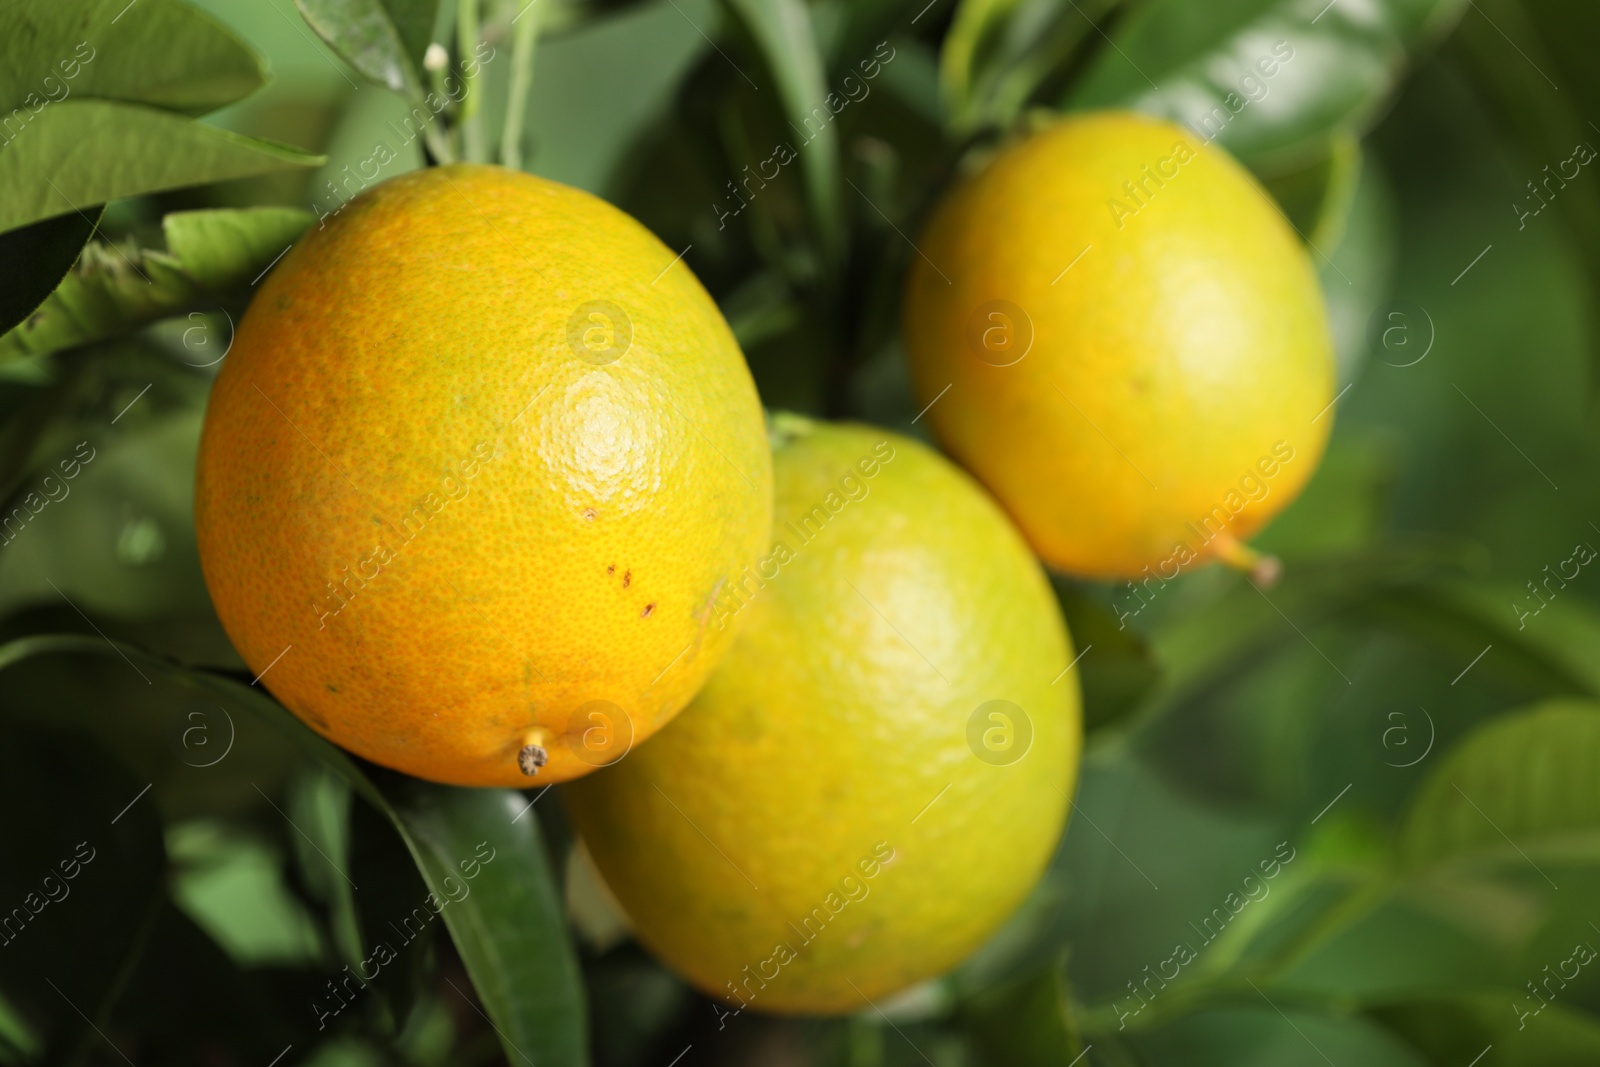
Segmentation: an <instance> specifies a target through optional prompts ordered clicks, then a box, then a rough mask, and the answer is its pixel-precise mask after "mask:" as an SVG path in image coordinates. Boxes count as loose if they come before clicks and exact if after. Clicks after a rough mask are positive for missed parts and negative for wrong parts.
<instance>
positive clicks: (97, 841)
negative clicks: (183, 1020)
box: [0, 717, 166, 1063]
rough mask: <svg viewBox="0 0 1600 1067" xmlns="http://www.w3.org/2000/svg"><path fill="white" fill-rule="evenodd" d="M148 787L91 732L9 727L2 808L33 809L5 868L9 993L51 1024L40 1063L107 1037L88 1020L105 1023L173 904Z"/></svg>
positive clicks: (5, 983) (17, 825) (2, 936)
mask: <svg viewBox="0 0 1600 1067" xmlns="http://www.w3.org/2000/svg"><path fill="white" fill-rule="evenodd" d="M147 784H148V783H147V782H146V781H143V780H140V779H139V778H136V777H135V776H134V775H133V774H132V773H131V772H130V771H129V769H128V767H127V766H126V765H125V764H124V763H123V762H122V761H121V760H120V759H118V758H117V756H116V754H115V753H114V752H112V751H109V750H108V749H107V748H106V747H104V746H103V745H102V744H100V743H99V742H98V741H97V740H96V739H93V738H90V737H88V736H85V735H83V734H80V733H76V732H73V733H66V732H63V731H61V730H60V728H59V726H52V727H51V728H49V729H41V728H39V727H37V726H34V725H32V724H21V723H18V722H16V721H14V720H13V719H11V718H10V717H8V721H7V722H6V723H5V724H4V727H3V729H0V804H3V805H4V806H5V807H6V809H7V810H11V811H28V812H29V817H28V818H26V819H15V820H10V821H9V823H8V825H7V828H6V836H5V854H6V861H5V863H4V864H3V865H0V893H3V894H4V897H3V898H0V899H4V900H5V901H6V902H7V903H6V905H5V906H6V912H5V918H6V925H5V927H4V929H3V931H0V941H3V944H0V953H4V966H3V967H0V991H3V993H4V996H5V998H6V999H7V1000H9V1001H11V1002H12V1003H14V1004H16V1005H18V1006H19V1007H22V1008H23V1009H24V1014H25V1016H27V1017H31V1018H32V1019H34V1020H39V1021H42V1020H46V1019H48V1020H50V1025H49V1026H48V1027H41V1029H43V1030H45V1031H46V1036H47V1037H48V1041H49V1044H50V1045H51V1049H50V1054H48V1055H46V1056H44V1057H41V1061H42V1062H56V1063H65V1062H68V1061H70V1060H72V1059H74V1058H75V1057H74V1056H73V1055H72V1053H73V1052H75V1051H76V1052H78V1053H80V1054H83V1053H85V1052H86V1051H87V1049H88V1048H89V1047H90V1043H91V1042H93V1041H97V1040H98V1038H96V1037H95V1034H94V1030H93V1029H91V1022H90V1021H89V1020H91V1019H92V1020H95V1021H96V1022H98V1023H100V1024H102V1025H103V1024H104V1023H105V1019H106V1017H107V1015H108V1014H109V1013H110V1011H111V1009H112V1007H113V1006H114V1005H115V1003H116V1001H117V999H118V997H120V996H121V995H122V994H123V992H124V991H125V989H126V986H127V982H128V977H129V972H130V971H131V969H132V968H133V966H134V965H135V964H136V962H137V960H138V957H139V954H140V953H141V952H142V951H143V950H144V947H145V944H146V942H147V940H148V937H149V933H150V927H151V924H152V922H153V920H154V917H155V913H156V912H157V911H158V910H159V908H160V906H161V904H162V902H163V901H164V898H165V891H164V886H163V878H164V875H165V867H166V856H165V851H164V849H163V847H162V840H161V818H160V813H159V811H158V810H157V808H156V806H155V801H154V800H153V799H152V798H151V797H148V796H143V795H142V794H143V792H144V791H145V789H146V788H147ZM44 798H48V802H45V803H41V800H42V799H44ZM19 912H20V915H21V919H20V921H19V918H18V915H19ZM52 984H53V985H54V986H55V987H56V988H55V989H52V988H51V985H52ZM69 1002H70V1003H69ZM79 1011H81V1012H83V1014H82V1015H80V1014H78V1012H79ZM85 1016H87V1017H88V1018H85Z"/></svg>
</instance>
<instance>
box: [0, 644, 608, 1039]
mask: <svg viewBox="0 0 1600 1067" xmlns="http://www.w3.org/2000/svg"><path fill="white" fill-rule="evenodd" d="M44 655H87V656H95V657H103V656H109V655H121V656H124V657H126V658H127V659H128V660H130V661H131V662H133V663H134V664H136V665H137V666H138V667H139V668H140V669H141V670H143V671H144V672H146V673H147V674H159V675H162V676H164V677H166V678H168V679H170V680H171V681H173V682H175V683H177V684H178V685H180V686H182V687H184V688H188V689H190V690H193V691H196V692H200V693H205V694H208V695H210V696H212V697H214V698H216V699H217V700H219V701H222V702H224V703H225V704H226V705H228V706H230V707H232V708H234V709H237V710H240V711H243V712H246V713H248V714H251V715H253V716H256V717H258V718H259V719H261V720H262V721H265V722H267V723H269V724H271V725H272V726H274V727H275V728H277V729H279V730H281V731H283V732H284V734H285V735H286V736H287V737H288V738H289V739H290V740H291V741H293V742H294V743H295V744H296V745H297V746H298V747H299V748H300V749H301V751H303V752H304V753H306V754H307V755H308V756H310V757H312V758H313V759H316V760H318V761H319V762H320V763H321V764H322V765H323V766H324V767H325V768H327V769H328V770H329V771H331V772H332V773H334V774H335V775H337V776H338V777H339V778H341V779H342V780H343V781H344V782H345V783H347V784H348V785H349V787H350V789H351V790H352V791H353V792H354V793H355V795H356V796H358V797H360V798H361V799H363V800H365V801H366V802H367V803H369V804H371V805H372V806H373V807H374V808H376V809H377V810H378V811H380V812H382V813H383V814H384V815H385V816H386V817H387V818H388V819H389V820H390V822H391V823H392V824H393V825H394V827H395V829H397V830H398V831H399V832H400V835H401V837H402V838H403V839H404V840H405V842H406V846H407V848H408V849H409V851H410V853H411V856H412V858H413V860H414V861H415V862H416V864H417V868H418V870H419V871H420V872H421V874H422V877H423V880H424V881H425V882H426V883H427V886H428V889H429V890H430V891H431V892H432V893H433V894H434V896H435V897H436V898H437V899H438V900H439V901H445V902H446V903H445V904H444V905H443V907H442V911H441V914H443V915H444V917H445V922H446V925H447V926H448V927H449V929H450V931H451V935H452V937H454V938H455V939H456V948H457V951H458V952H460V954H461V958H462V962H463V963H465V965H466V969H467V973H468V975H469V976H471V978H472V980H473V984H474V986H475V987H476V988H477V989H478V990H479V993H480V997H481V999H482V1001H483V1004H484V1008H485V1010H486V1011H488V1012H489V1014H490V1017H491V1018H492V1019H493V1022H494V1025H495V1027H496V1029H497V1031H498V1032H499V1033H500V1034H501V1035H502V1040H504V1041H505V1042H506V1055H507V1057H508V1058H512V1060H513V1062H527V1063H536V1064H538V1065H539V1067H546V1065H549V1067H579V1065H582V1064H584V1063H586V1062H587V1061H586V1053H585V1049H586V1040H585V1035H584V1030H585V1019H586V1015H585V1009H584V1007H583V994H582V990H581V987H579V986H578V985H577V964H576V961H575V958H574V956H573V950H572V946H571V942H570V940H569V939H568V935H567V930H566V922H565V917H564V915H563V912H562V908H561V904H560V898H559V896H558V895H557V893H556V891H555V885H554V880H553V879H552V877H551V875H550V871H549V867H548V861H547V859H546V857H545V853H544V850H543V847H542V845H541V843H540V837H539V832H538V829H537V825H536V824H535V823H534V820H533V818H532V816H531V815H528V816H522V815H520V813H521V812H522V811H523V810H524V809H525V808H526V806H527V803H528V802H527V800H525V799H524V798H523V797H522V796H521V794H518V793H516V792H513V791H511V790H505V789H484V790H466V789H451V788H448V787H444V786H435V785H430V784H428V783H424V782H417V781H412V780H408V779H398V778H396V777H395V776H390V775H384V776H383V777H384V782H385V784H384V785H383V786H382V787H381V788H380V786H379V785H378V784H377V783H375V782H374V780H373V777H372V776H371V775H369V774H368V773H367V772H366V771H365V770H364V769H363V768H362V766H361V765H359V764H357V763H356V761H355V760H353V759H352V758H351V757H349V756H348V755H346V754H345V753H344V752H342V751H340V750H339V749H337V748H335V747H334V746H333V745H331V744H329V743H328V742H327V741H325V740H323V739H322V738H321V737H319V736H318V735H317V734H315V733H313V732H312V731H311V729H310V728H309V727H307V726H305V725H304V724H303V723H301V722H300V721H299V720H298V719H296V718H295V717H294V716H293V715H291V714H289V712H288V711H286V710H285V709H284V708H283V707H282V706H281V705H280V704H278V703H277V702H276V701H275V700H273V699H272V698H271V697H270V696H268V695H267V694H266V693H264V692H262V691H261V690H260V689H257V688H254V687H252V686H249V685H245V684H243V683H241V682H237V681H234V680H232V679H229V678H224V677H222V676H220V675H215V674H209V673H206V672H203V671H193V670H189V669H186V668H182V667H179V666H177V665H176V664H173V663H170V662H168V661H166V660H163V659H159V658H157V657H155V656H151V655H149V654H148V653H144V652H141V651H139V650H138V649H136V648H133V647H131V646H121V645H112V644H111V643H110V642H109V641H105V640H103V639H100V638H81V637H58V636H51V637H28V638H22V639H20V640H17V641H12V642H10V643H7V644H5V645H0V671H4V670H5V669H6V668H7V667H10V666H12V665H14V664H16V663H18V662H20V661H22V660H25V659H29V658H32V657H35V656H44ZM391 798H392V802H391ZM478 842H486V843H487V847H488V849H489V850H490V851H491V852H492V857H491V858H490V859H488V860H485V859H484V856H485V855H488V854H489V853H479V852H478V851H477V849H478ZM474 863H476V864H477V866H476V867H474V866H473V864H474ZM473 870H476V874H475V875H473V876H472V877H473V881H471V882H470V887H471V888H470V892H467V893H463V892H462V888H461V887H462V885H463V884H464V880H465V879H466V878H467V877H468V874H469V872H470V871H473ZM462 992H463V995H465V991H462Z"/></svg>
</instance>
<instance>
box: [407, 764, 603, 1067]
mask: <svg viewBox="0 0 1600 1067" xmlns="http://www.w3.org/2000/svg"><path fill="white" fill-rule="evenodd" d="M381 784H382V788H383V790H384V793H385V795H386V796H387V797H388V798H389V801H390V803H391V804H392V805H393V810H394V811H395V813H396V815H397V817H398V818H399V819H400V821H401V822H402V823H403V825H404V828H405V832H406V834H407V840H408V842H409V843H410V845H411V849H412V853H413V855H414V856H415V857H416V859H417V864H418V866H419V867H420V868H421V869H422V873H423V876H424V877H425V878H426V879H427V880H428V884H429V885H430V886H433V887H435V892H439V893H440V895H441V899H443V897H444V892H443V891H441V890H440V889H439V888H438V887H442V886H451V885H453V886H454V887H455V889H456V892H458V893H459V892H461V887H465V888H466V890H467V891H468V893H467V895H466V896H464V897H463V898H462V903H463V904H465V903H467V902H470V901H475V902H476V904H474V905H473V906H472V907H461V906H458V905H456V904H450V905H449V906H447V907H446V908H445V909H444V911H443V913H442V914H443V916H444V920H445V924H446V925H447V926H449V928H450V936H451V937H452V938H454V939H455V943H456V949H457V951H459V952H460V953H461V955H462V958H463V959H465V960H467V961H468V969H469V970H470V971H471V973H472V981H473V985H474V986H476V987H477V990H478V996H479V998H480V999H482V1001H483V1004H484V1007H485V1008H486V1009H487V1010H488V1012H489V1014H490V1015H491V1016H493V1017H494V1018H495V1019H496V1020H498V1021H499V1024H500V1028H501V1031H502V1032H501V1035H500V1039H501V1041H502V1043H503V1044H504V1045H505V1047H506V1056H507V1058H508V1059H510V1060H511V1062H512V1063H519V1062H520V1063H537V1064H540V1065H544V1064H581V1063H584V1062H586V1056H585V1049H586V1047H587V1036H586V1030H587V1027H586V1026H585V1014H584V1011H585V1009H584V1003H583V1000H584V998H583V987H582V984H581V981H580V977H579V973H578V965H577V960H576V958H575V956H574V954H573V951H572V946H571V943H570V942H569V940H568V938H567V934H566V931H565V929H564V925H565V924H564V918H563V908H562V903H561V895H560V893H558V892H557V889H556V884H555V880H554V878H553V877H552V876H551V872H550V867H549V864H548V863H546V862H545V855H544V845H543V843H542V841H541V839H540V831H539V821H538V819H537V818H535V817H534V812H532V811H531V810H529V805H530V802H529V801H528V800H527V799H526V798H524V797H523V795H522V794H520V793H517V792H514V791H512V790H509V789H456V788H452V787H450V786H440V785H431V784H428V783H424V782H418V781H415V780H412V779H406V778H401V777H399V776H397V775H396V776H386V777H385V778H384V779H382V780H381ZM544 795H545V794H544V793H540V794H539V797H543V796H544ZM535 799H538V798H535ZM486 857H488V858H487V859H486ZM474 859H476V860H477V861H481V862H477V863H475V862H474ZM472 869H476V870H477V872H478V873H477V875H476V877H475V879H474V880H472V881H468V880H467V878H466V875H467V872H468V871H469V870H472ZM447 879H448V880H450V881H447ZM452 899H453V898H452ZM474 964H476V966H474Z"/></svg>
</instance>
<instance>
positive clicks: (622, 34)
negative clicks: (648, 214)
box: [484, 0, 721, 195]
mask: <svg viewBox="0 0 1600 1067" xmlns="http://www.w3.org/2000/svg"><path fill="white" fill-rule="evenodd" d="M539 2H540V3H541V4H543V3H548V2H549V0H539ZM716 15H717V9H716V7H715V6H714V5H713V4H712V3H711V2H710V0H673V2H672V3H670V4H668V3H651V4H640V5H638V6H636V7H634V8H632V9H629V10H626V11H623V12H621V13H619V14H616V15H613V16H608V17H605V18H600V19H596V20H595V21H593V22H591V23H587V24H585V25H583V26H582V27H580V28H578V29H575V30H573V31H572V32H570V33H565V34H562V35H561V36H559V37H555V38H553V39H548V40H540V42H539V45H538V48H539V59H538V62H537V63H535V64H534V71H533V89H532V91H531V92H530V93H529V96H528V101H527V108H528V110H527V115H526V117H525V120H524V128H525V132H524V135H523V142H524V143H523V157H524V169H526V170H530V171H533V172H534V173H536V174H540V175H542V176H544V177H546V178H553V179H554V180H556V181H560V182H565V183H567V184H568V185H575V186H577V187H578V188H580V189H587V190H588V191H590V192H592V193H595V194H597V195H600V194H604V193H606V192H607V190H608V187H609V186H610V185H612V184H613V182H614V180H615V178H616V175H617V171H618V167H619V163H621V162H622V161H623V160H624V159H625V158H627V155H628V153H629V151H630V150H634V149H636V146H637V145H638V144H639V142H640V141H641V140H644V139H645V138H646V137H647V136H649V135H652V134H655V133H657V132H658V131H659V129H660V127H661V125H662V118H663V112H664V111H665V110H666V109H667V108H668V107H670V106H671V104H672V101H673V99H674V97H675V95H676V94H677V91H678V86H679V84H680V83H681V82H682V81H683V79H684V77H685V75H686V74H687V73H688V72H689V71H690V70H692V69H693V67H694V65H695V63H696V62H698V61H700V60H701V58H702V57H704V56H705V55H707V54H708V53H710V52H711V44H710V43H709V42H708V41H707V40H706V38H704V37H702V36H701V35H700V32H699V31H698V30H697V29H696V28H695V27H696V26H703V25H708V22H707V20H708V19H711V18H715V17H716ZM528 17H529V18H533V17H535V16H534V15H533V14H532V13H530V14H529V15H528ZM538 17H539V18H541V19H550V18H553V17H556V16H555V14H554V13H552V12H544V13H543V14H541V15H539V16H538ZM540 25H541V31H540V32H541V35H543V33H544V29H543V27H544V26H545V25H546V23H544V22H541V23H540ZM720 61H721V60H720V59H719V60H718V62H720ZM503 74H504V72H503V71H502V70H501V60H499V59H498V58H497V59H496V60H494V62H492V63H490V64H487V65H486V66H485V70H484V75H485V77H486V78H487V79H489V81H490V82H493V81H495V80H496V79H497V78H499V77H501V76H502V75H503ZM493 95H494V94H493V93H487V94H486V100H485V111H484V119H485V122H487V123H489V124H490V125H491V127H493V128H498V127H495V126H494V123H495V116H494V114H493V111H492V110H491V109H492V107H493ZM656 177H657V178H659V177H660V175H657V176H656Z"/></svg>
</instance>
